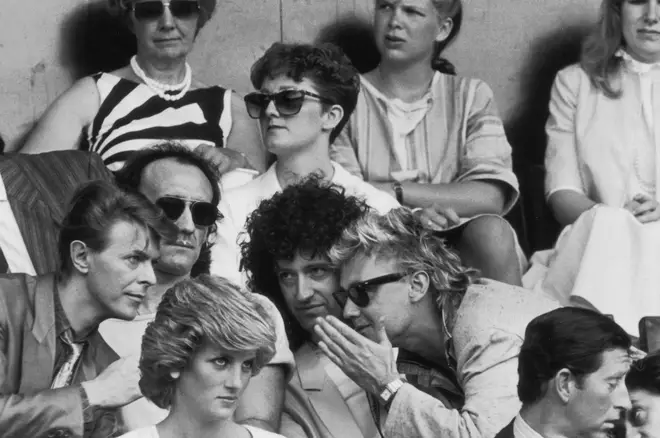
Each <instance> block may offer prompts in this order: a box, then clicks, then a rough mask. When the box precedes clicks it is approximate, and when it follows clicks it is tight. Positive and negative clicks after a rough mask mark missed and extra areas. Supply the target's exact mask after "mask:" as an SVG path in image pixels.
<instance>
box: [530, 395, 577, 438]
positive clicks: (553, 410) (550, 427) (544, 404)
mask: <svg viewBox="0 0 660 438" xmlns="http://www.w3.org/2000/svg"><path fill="white" fill-rule="evenodd" d="M520 416H521V417H522V419H523V420H525V423H527V424H528V425H529V427H531V428H532V429H533V430H534V431H535V432H536V433H538V434H539V435H541V436H542V437H543V438H569V437H571V436H573V434H571V433H566V432H565V431H564V430H563V429H565V428H566V424H567V422H566V417H565V416H564V415H562V413H561V412H560V411H558V409H557V406H556V405H555V404H554V403H553V402H552V401H549V400H547V399H546V398H543V399H542V400H541V401H539V402H537V403H535V404H533V405H531V406H523V408H522V409H521V410H520Z"/></svg>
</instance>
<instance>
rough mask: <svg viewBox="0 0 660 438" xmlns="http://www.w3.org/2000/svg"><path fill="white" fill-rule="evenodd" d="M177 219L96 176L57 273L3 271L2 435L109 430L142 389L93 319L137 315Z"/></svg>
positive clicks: (129, 362) (73, 215) (64, 238)
mask: <svg viewBox="0 0 660 438" xmlns="http://www.w3.org/2000/svg"><path fill="white" fill-rule="evenodd" d="M172 227H173V224H172V223H171V222H169V221H167V220H166V219H165V218H164V215H163V213H162V211H161V210H160V209H158V208H157V207H155V206H154V205H153V204H151V203H150V202H149V201H148V200H146V198H144V197H143V196H141V195H139V194H132V193H127V192H124V191H121V190H119V189H118V188H117V187H116V186H114V185H112V184H110V183H107V182H103V181H95V182H91V183H88V184H86V185H84V186H83V187H81V188H80V190H79V191H78V192H77V193H76V195H75V196H74V199H73V201H72V203H71V208H70V210H69V212H68V214H67V215H66V217H65V218H64V220H63V221H62V228H61V231H60V233H59V236H60V239H59V253H60V255H61V260H62V262H61V267H60V269H59V271H58V272H57V274H46V275H42V276H37V277H32V276H29V275H26V274H6V275H0V435H2V437H3V438H13V437H15V438H24V437H85V438H87V437H93V438H97V437H98V438H101V437H103V438H105V437H108V436H112V434H113V433H114V432H115V418H114V408H116V407H118V406H122V405H124V404H126V403H128V402H130V401H132V400H135V399H136V398H138V397H139V396H140V391H139V387H138V385H137V382H138V379H139V372H138V370H137V360H135V359H125V360H119V361H117V359H118V357H117V355H116V354H115V353H114V352H113V351H112V350H111V349H110V348H109V347H108V346H107V345H106V343H105V342H104V341H103V339H102V338H101V336H100V335H99V334H98V332H97V328H98V325H99V324H100V323H101V321H103V320H105V319H107V318H122V319H126V320H129V319H133V318H135V316H136V314H137V308H138V306H139V304H140V302H141V300H142V297H143V296H144V293H145V290H146V288H147V287H148V286H149V285H152V284H154V283H155V281H156V278H155V274H154V271H153V267H152V262H153V260H154V259H156V258H157V257H158V245H159V241H160V236H167V238H171V237H172V236H173V235H174V234H173V231H174V230H173V229H172ZM115 361H116V362H115ZM113 362H114V363H113Z"/></svg>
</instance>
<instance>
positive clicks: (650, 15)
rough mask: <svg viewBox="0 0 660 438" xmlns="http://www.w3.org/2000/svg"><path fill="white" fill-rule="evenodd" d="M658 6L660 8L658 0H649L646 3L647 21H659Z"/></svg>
mask: <svg viewBox="0 0 660 438" xmlns="http://www.w3.org/2000/svg"><path fill="white" fill-rule="evenodd" d="M658 8H660V5H658V2H657V0H649V1H648V2H647V3H646V17H645V18H646V21H650V22H653V23H655V22H656V21H658V15H659V11H658Z"/></svg>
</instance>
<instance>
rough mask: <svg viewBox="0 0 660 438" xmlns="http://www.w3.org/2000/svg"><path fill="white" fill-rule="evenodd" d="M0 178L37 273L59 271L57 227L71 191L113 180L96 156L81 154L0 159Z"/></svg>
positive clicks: (11, 156) (82, 152)
mask: <svg viewBox="0 0 660 438" xmlns="http://www.w3.org/2000/svg"><path fill="white" fill-rule="evenodd" d="M0 176H2V181H3V183H4V185H5V189H6V191H7V199H8V200H9V204H10V205H11V209H12V212H13V213H14V217H15V218H16V222H17V223H18V228H19V229H20V230H21V236H22V237H23V241H24V242H25V246H26V247H27V250H28V253H29V254H30V259H31V260H32V264H33V265H34V269H35V272H36V273H37V275H43V274H47V273H49V272H55V271H56V270H57V269H58V268H59V266H58V255H57V237H58V232H59V230H58V224H59V223H61V221H62V219H63V218H64V216H65V214H66V212H67V208H68V205H69V201H70V199H71V197H72V195H73V193H74V191H75V190H76V188H77V187H78V186H79V185H80V184H81V183H84V182H86V181H90V180H95V179H102V180H105V181H112V180H113V177H112V173H111V172H110V171H109V170H108V169H107V168H106V167H105V165H104V164H103V160H101V157H100V156H98V155H97V154H95V153H92V152H84V151H55V152H47V153H43V154H36V155H26V154H9V155H0ZM1 231H2V230H0V232H1Z"/></svg>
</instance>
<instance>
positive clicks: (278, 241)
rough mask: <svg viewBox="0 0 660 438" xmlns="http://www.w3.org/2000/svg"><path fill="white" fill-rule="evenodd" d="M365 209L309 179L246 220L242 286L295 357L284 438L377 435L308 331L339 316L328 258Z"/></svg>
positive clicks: (364, 406) (358, 398) (363, 403)
mask: <svg viewBox="0 0 660 438" xmlns="http://www.w3.org/2000/svg"><path fill="white" fill-rule="evenodd" d="M368 210H369V207H368V206H367V204H366V203H365V202H364V201H362V200H360V199H358V198H356V197H353V196H347V195H345V190H344V189H343V188H342V187H340V186H337V185H334V184H328V183H324V182H323V181H322V179H321V178H320V177H310V178H308V179H306V180H303V181H302V182H301V183H299V184H296V185H292V186H289V187H287V188H286V189H284V190H283V191H282V192H280V193H277V194H275V195H274V196H273V197H272V198H270V199H267V200H264V201H262V202H261V204H259V207H258V208H257V209H256V210H255V211H254V212H253V213H252V214H251V215H250V217H249V218H248V220H247V224H246V230H247V234H248V236H249V242H248V241H244V242H243V243H242V244H241V254H242V260H241V266H242V268H244V269H245V271H246V274H247V277H248V284H249V287H250V288H251V289H252V290H255V291H259V292H260V293H262V294H264V295H266V296H267V297H268V298H270V299H271V300H272V301H273V302H274V303H275V304H276V305H277V306H278V307H279V309H280V312H281V313H282V316H283V318H284V320H285V324H286V325H287V332H288V335H289V341H290V345H291V349H292V350H293V351H294V357H295V359H296V365H297V368H296V372H295V374H294V376H293V378H292V379H291V381H290V383H289V385H288V386H287V392H286V396H285V407H284V412H283V415H282V426H281V428H280V433H282V434H283V435H284V436H287V437H290V438H298V437H303V438H304V437H308V436H315V437H316V436H318V437H328V438H330V437H337V438H340V437H362V436H364V437H373V436H377V434H378V431H377V429H376V425H375V423H374V421H373V416H372V414H371V410H370V405H369V403H368V400H367V398H366V394H365V392H364V391H362V390H361V389H360V388H359V387H358V386H357V385H356V384H355V383H353V382H352V381H351V380H350V379H349V378H348V377H347V376H346V375H345V374H344V373H342V372H341V371H340V370H339V368H338V367H336V366H335V365H334V364H332V362H330V360H329V359H328V358H327V357H325V356H324V355H322V354H320V352H319V350H318V347H317V346H316V342H317V339H316V337H315V335H314V331H313V327H314V324H315V320H316V318H318V317H323V316H326V315H333V316H336V317H338V318H339V317H341V308H340V307H339V305H338V303H337V302H336V301H335V300H334V299H333V296H332V294H333V293H334V292H337V291H338V289H339V273H338V271H337V270H336V269H335V268H334V266H333V265H332V264H331V263H330V260H329V259H328V256H327V253H328V251H329V250H330V248H331V247H332V246H333V244H334V243H335V242H336V240H337V239H339V237H340V236H341V233H342V231H343V230H344V229H345V228H346V227H347V226H348V225H349V224H351V223H352V222H353V221H355V220H357V219H359V218H360V217H362V216H363V215H364V214H365V213H366V212H367V211H368ZM310 430H311V431H310Z"/></svg>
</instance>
